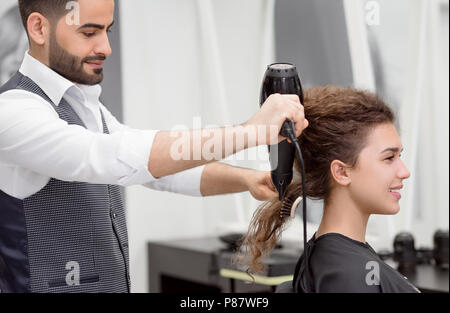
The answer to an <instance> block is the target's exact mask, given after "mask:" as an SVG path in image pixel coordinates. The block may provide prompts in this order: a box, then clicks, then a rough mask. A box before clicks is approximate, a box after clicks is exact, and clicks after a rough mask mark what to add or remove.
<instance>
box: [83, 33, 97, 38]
mask: <svg viewBox="0 0 450 313" xmlns="http://www.w3.org/2000/svg"><path fill="white" fill-rule="evenodd" d="M83 34H84V35H85V36H86V37H88V38H89V37H92V36H94V35H95V33H83Z"/></svg>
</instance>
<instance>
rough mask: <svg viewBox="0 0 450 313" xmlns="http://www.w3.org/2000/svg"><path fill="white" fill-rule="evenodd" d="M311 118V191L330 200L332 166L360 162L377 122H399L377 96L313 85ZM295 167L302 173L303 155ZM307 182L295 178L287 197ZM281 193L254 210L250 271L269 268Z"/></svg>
mask: <svg viewBox="0 0 450 313" xmlns="http://www.w3.org/2000/svg"><path fill="white" fill-rule="evenodd" d="M303 106H304V108H305V116H306V118H307V119H308V121H309V126H308V127H307V128H306V129H305V130H304V131H303V133H302V134H301V135H300V137H299V142H300V147H301V149H302V155H303V159H304V164H305V181H306V186H305V187H306V195H307V197H308V198H310V199H315V200H324V201H325V203H326V201H327V199H328V197H329V195H330V190H331V176H330V175H331V173H330V165H331V162H332V161H333V160H340V161H342V162H344V163H345V164H347V165H348V166H349V167H355V166H356V165H357V161H358V156H359V154H360V152H361V150H362V149H363V148H364V146H365V144H366V139H367V136H368V134H369V131H370V130H371V129H373V128H374V127H375V126H376V125H379V124H383V123H394V122H395V116H394V113H393V112H392V110H391V109H390V108H389V106H387V105H386V104H385V103H384V102H383V101H382V100H381V99H380V98H379V97H377V96H376V95H375V94H373V93H370V92H367V91H361V90H356V89H353V88H350V87H347V88H340V87H337V86H331V85H329V86H323V87H313V88H311V89H308V90H306V91H305V92H304V103H303ZM294 171H297V172H298V173H301V171H300V166H299V164H298V161H297V159H296V160H295V164H294ZM301 187H302V186H301V181H300V180H293V181H292V183H291V184H290V185H289V186H288V188H287V190H286V194H285V199H286V198H287V199H290V200H291V203H292V202H293V200H295V199H296V198H297V197H298V196H301V195H302V193H301V190H302V189H301ZM281 207H282V202H280V201H279V200H278V197H276V198H273V199H272V200H270V201H267V202H265V203H263V204H262V205H261V206H260V207H259V208H258V209H257V210H256V211H255V213H254V215H253V218H252V220H251V222H250V225H249V229H248V232H247V234H246V236H245V238H244V240H243V243H242V246H241V252H240V254H239V255H237V256H238V259H237V260H238V261H239V263H241V264H245V265H248V266H249V268H248V270H247V273H250V272H253V273H257V272H260V271H262V270H263V269H264V266H263V264H262V262H261V260H260V259H261V258H262V257H264V256H266V255H267V254H268V253H269V252H270V251H271V250H272V249H273V247H274V246H275V244H276V243H277V242H278V240H279V238H280V235H281V233H282V231H283V228H284V227H285V226H286V221H287V220H288V219H287V218H285V217H280V210H281Z"/></svg>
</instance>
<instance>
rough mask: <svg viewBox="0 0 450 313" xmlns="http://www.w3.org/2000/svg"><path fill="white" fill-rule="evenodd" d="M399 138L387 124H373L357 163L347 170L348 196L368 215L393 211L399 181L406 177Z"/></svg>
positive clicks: (396, 207)
mask: <svg viewBox="0 0 450 313" xmlns="http://www.w3.org/2000/svg"><path fill="white" fill-rule="evenodd" d="M402 150H403V148H402V143H401V140H400V137H399V135H398V133H397V130H396V128H395V126H394V125H393V124H391V123H386V124H381V125H378V126H376V127H375V128H374V129H373V130H372V131H371V132H370V133H369V136H368V141H367V146H366V147H365V148H364V149H363V150H362V151H361V153H360V155H359V159H358V163H357V166H356V167H355V168H354V169H351V170H350V171H349V175H350V178H351V183H350V185H349V191H350V195H351V197H352V198H353V200H354V201H355V203H356V204H357V206H358V207H359V208H361V209H362V210H363V211H364V212H366V213H368V214H396V213H397V212H398V211H399V210H400V205H399V200H400V197H401V190H400V189H401V188H403V180H404V179H406V178H408V177H409V176H410V172H409V170H408V169H407V168H406V166H405V164H404V163H403V161H402V160H401V159H400V153H401V151H402Z"/></svg>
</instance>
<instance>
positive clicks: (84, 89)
mask: <svg viewBox="0 0 450 313" xmlns="http://www.w3.org/2000/svg"><path fill="white" fill-rule="evenodd" d="M19 72H20V73H22V74H23V75H25V76H27V77H29V78H30V79H31V80H33V81H34V82H35V83H36V84H37V85H38V86H39V87H40V88H41V89H42V91H44V92H45V94H46V95H47V96H48V97H49V98H50V100H52V102H53V103H54V104H55V105H59V103H60V102H61V100H62V98H63V97H64V95H65V94H66V93H69V94H70V95H71V96H72V97H75V98H77V99H79V100H81V102H84V101H83V100H86V99H88V100H90V101H98V100H99V98H100V94H101V92H102V88H101V86H100V85H94V86H87V85H76V84H74V83H72V82H71V81H69V80H68V79H67V78H65V77H63V76H61V75H60V74H58V73H56V72H55V71H53V70H52V69H51V68H49V67H48V66H46V65H45V64H43V63H41V62H40V61H38V60H37V59H35V58H34V57H32V56H31V55H30V54H29V53H28V52H26V53H25V57H24V59H23V62H22V65H21V66H20V69H19Z"/></svg>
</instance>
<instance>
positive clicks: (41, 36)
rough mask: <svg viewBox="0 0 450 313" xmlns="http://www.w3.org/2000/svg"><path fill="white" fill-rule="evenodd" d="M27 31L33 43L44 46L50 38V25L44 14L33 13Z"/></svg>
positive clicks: (28, 21) (29, 18)
mask: <svg viewBox="0 0 450 313" xmlns="http://www.w3.org/2000/svg"><path fill="white" fill-rule="evenodd" d="M27 31H28V36H29V37H30V40H31V41H32V42H34V43H35V44H37V45H39V46H43V45H45V43H46V42H48V39H49V38H50V23H49V21H48V19H47V18H45V17H44V16H43V15H42V14H40V13H37V12H33V13H31V14H30V16H29V17H28V20H27Z"/></svg>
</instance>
